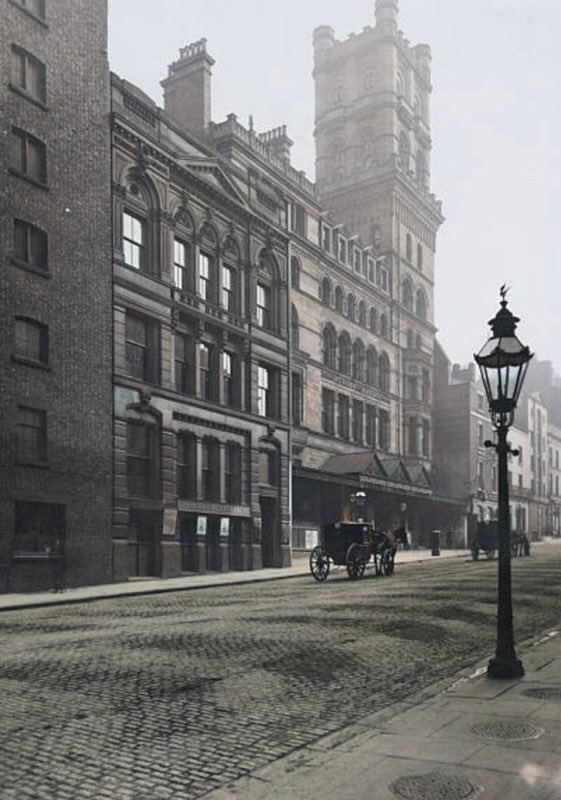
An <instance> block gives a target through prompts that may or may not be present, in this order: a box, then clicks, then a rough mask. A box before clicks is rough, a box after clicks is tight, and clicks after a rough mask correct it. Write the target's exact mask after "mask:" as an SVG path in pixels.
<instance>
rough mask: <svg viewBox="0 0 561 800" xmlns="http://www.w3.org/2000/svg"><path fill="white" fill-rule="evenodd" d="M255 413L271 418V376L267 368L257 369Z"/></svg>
mask: <svg viewBox="0 0 561 800" xmlns="http://www.w3.org/2000/svg"><path fill="white" fill-rule="evenodd" d="M257 413H258V414H259V415H260V416H262V417H270V416H271V375H270V371H269V370H268V369H267V367H261V366H260V367H257Z"/></svg>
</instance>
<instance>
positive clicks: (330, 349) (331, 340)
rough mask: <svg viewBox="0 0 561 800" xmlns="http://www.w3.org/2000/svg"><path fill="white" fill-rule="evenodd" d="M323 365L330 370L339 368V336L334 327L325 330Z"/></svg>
mask: <svg viewBox="0 0 561 800" xmlns="http://www.w3.org/2000/svg"><path fill="white" fill-rule="evenodd" d="M323 363H324V364H325V366H326V367H329V368H330V369H336V368H337V334H336V333H335V328H334V327H333V325H326V326H325V328H324V329H323Z"/></svg>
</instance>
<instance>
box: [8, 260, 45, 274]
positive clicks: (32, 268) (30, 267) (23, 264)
mask: <svg viewBox="0 0 561 800" xmlns="http://www.w3.org/2000/svg"><path fill="white" fill-rule="evenodd" d="M12 264H13V265H14V266H16V267H20V268H21V269H26V270H27V271H28V272H33V273H35V275H41V276H42V277H43V278H50V277H52V276H51V273H50V272H49V271H48V269H41V267H35V266H34V265H33V264H28V263H27V261H22V260H21V259H19V258H12Z"/></svg>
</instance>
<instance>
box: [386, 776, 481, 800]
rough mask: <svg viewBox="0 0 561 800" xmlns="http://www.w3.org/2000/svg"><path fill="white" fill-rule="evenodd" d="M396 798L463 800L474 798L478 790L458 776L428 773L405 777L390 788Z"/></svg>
mask: <svg viewBox="0 0 561 800" xmlns="http://www.w3.org/2000/svg"><path fill="white" fill-rule="evenodd" d="M390 791H392V792H393V793H394V794H395V795H397V796H398V797H404V798H406V800H463V798H465V797H473V798H474V797H476V796H477V794H479V788H478V787H477V786H474V785H473V784H472V783H470V782H469V781H468V780H466V778H462V777H461V776H460V775H444V774H443V773H441V772H429V773H428V775H406V776H405V777H403V778H398V779H397V780H396V781H394V782H393V783H392V784H391V786H390Z"/></svg>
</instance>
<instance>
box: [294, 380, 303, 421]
mask: <svg viewBox="0 0 561 800" xmlns="http://www.w3.org/2000/svg"><path fill="white" fill-rule="evenodd" d="M303 404H304V393H303V390H302V374H301V373H300V372H293V373H292V424H293V425H296V426H299V425H301V424H302V411H303Z"/></svg>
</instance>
